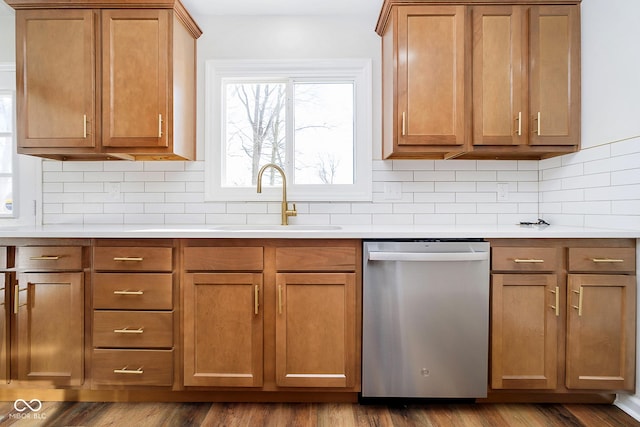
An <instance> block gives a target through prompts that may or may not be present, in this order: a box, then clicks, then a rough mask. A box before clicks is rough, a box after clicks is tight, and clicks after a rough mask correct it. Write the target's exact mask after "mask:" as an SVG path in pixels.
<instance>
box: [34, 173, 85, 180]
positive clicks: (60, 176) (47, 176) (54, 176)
mask: <svg viewBox="0 0 640 427" xmlns="http://www.w3.org/2000/svg"><path fill="white" fill-rule="evenodd" d="M42 181H43V182H83V181H84V174H83V173H82V172H42Z"/></svg>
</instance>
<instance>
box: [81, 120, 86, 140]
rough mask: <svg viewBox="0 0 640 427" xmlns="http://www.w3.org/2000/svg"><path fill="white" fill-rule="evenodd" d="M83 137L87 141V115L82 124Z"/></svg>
mask: <svg viewBox="0 0 640 427" xmlns="http://www.w3.org/2000/svg"><path fill="white" fill-rule="evenodd" d="M82 137H83V138H84V139H87V115H86V114H85V115H84V120H83V123H82Z"/></svg>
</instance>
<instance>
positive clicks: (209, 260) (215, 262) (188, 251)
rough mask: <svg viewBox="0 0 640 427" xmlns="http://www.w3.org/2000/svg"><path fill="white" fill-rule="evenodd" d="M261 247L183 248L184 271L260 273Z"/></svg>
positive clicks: (261, 263)
mask: <svg viewBox="0 0 640 427" xmlns="http://www.w3.org/2000/svg"><path fill="white" fill-rule="evenodd" d="M263 265H264V262H263V250H262V247H188V248H184V269H185V270H188V271H189V270H191V271H215V270H217V271H235V270H241V271H262V268H263Z"/></svg>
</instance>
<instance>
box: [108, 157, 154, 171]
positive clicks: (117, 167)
mask: <svg viewBox="0 0 640 427" xmlns="http://www.w3.org/2000/svg"><path fill="white" fill-rule="evenodd" d="M103 165H104V171H105V172H112V171H118V172H139V171H142V170H144V162H121V161H116V160H114V161H112V162H104V163H103Z"/></svg>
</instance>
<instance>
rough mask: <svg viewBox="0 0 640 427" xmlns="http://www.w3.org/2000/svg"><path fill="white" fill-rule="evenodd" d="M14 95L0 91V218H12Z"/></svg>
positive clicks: (13, 195)
mask: <svg viewBox="0 0 640 427" xmlns="http://www.w3.org/2000/svg"><path fill="white" fill-rule="evenodd" d="M14 111H15V109H14V95H13V92H12V91H8V90H0V217H14V216H15V211H16V209H14V206H15V203H16V200H15V192H14V184H15V182H14V179H13V172H14V154H13V153H14V151H15V150H14V146H13V145H14V140H15V138H14V126H15V120H14Z"/></svg>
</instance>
